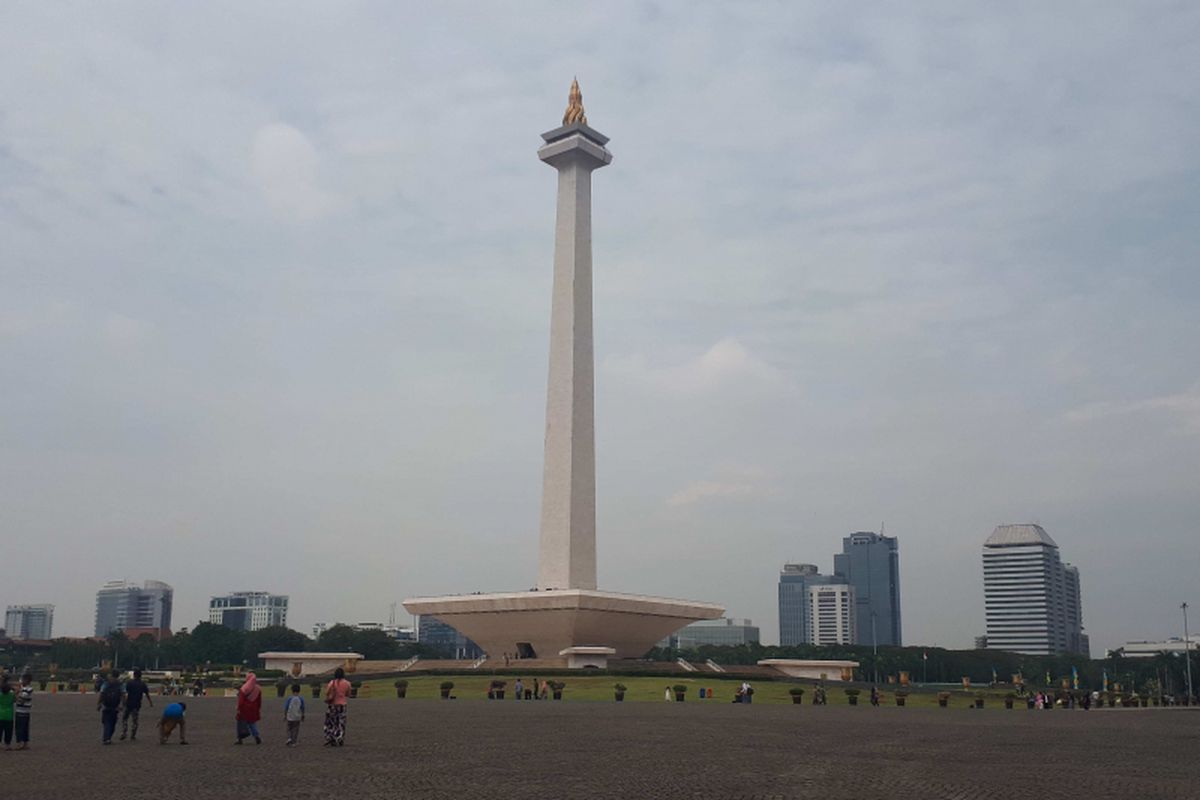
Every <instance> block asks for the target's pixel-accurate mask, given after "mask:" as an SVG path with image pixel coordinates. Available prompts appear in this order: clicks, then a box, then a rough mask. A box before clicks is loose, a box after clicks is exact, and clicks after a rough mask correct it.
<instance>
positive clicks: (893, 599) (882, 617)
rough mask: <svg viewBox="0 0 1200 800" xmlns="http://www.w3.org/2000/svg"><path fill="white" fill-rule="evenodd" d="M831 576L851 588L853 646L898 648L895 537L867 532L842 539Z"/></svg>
mask: <svg viewBox="0 0 1200 800" xmlns="http://www.w3.org/2000/svg"><path fill="white" fill-rule="evenodd" d="M833 574H834V575H835V576H836V577H837V578H839V579H841V580H843V581H845V582H846V583H848V584H850V585H851V586H853V587H854V627H855V634H854V635H855V639H854V643H855V644H883V645H899V644H900V643H901V639H900V550H899V546H898V543H897V541H896V537H895V536H883V535H881V534H878V533H871V532H869V531H860V532H858V533H852V534H850V535H849V536H847V537H845V538H843V539H842V552H840V553H837V554H835V555H834V557H833Z"/></svg>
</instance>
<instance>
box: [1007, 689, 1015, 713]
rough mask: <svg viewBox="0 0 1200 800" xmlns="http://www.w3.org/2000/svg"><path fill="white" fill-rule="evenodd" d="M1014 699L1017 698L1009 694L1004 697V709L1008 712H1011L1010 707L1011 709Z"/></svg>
mask: <svg viewBox="0 0 1200 800" xmlns="http://www.w3.org/2000/svg"><path fill="white" fill-rule="evenodd" d="M1016 699H1017V696H1016V695H1015V694H1012V693H1009V694H1006V695H1004V707H1005V708H1007V709H1008V710H1009V711H1011V710H1012V707H1013V702H1014V701H1015V700H1016Z"/></svg>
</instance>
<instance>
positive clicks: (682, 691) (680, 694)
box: [671, 683, 687, 703]
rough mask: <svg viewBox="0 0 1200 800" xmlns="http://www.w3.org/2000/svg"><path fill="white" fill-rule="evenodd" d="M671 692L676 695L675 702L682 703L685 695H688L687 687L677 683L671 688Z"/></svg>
mask: <svg viewBox="0 0 1200 800" xmlns="http://www.w3.org/2000/svg"><path fill="white" fill-rule="evenodd" d="M671 691H672V692H674V693H675V702H676V703H682V702H683V698H684V695H686V694H687V686H685V685H684V684H682V683H677V684H675V685H674V686H672V687H671Z"/></svg>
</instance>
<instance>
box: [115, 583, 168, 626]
mask: <svg viewBox="0 0 1200 800" xmlns="http://www.w3.org/2000/svg"><path fill="white" fill-rule="evenodd" d="M174 597H175V590H174V589H172V588H171V587H170V586H168V585H167V584H165V583H163V582H162V581H146V583H145V584H144V585H142V586H138V585H137V584H136V583H129V582H126V581H109V582H108V583H106V584H104V586H103V587H101V589H100V591H99V592H97V593H96V635H97V636H107V635H108V634H110V633H112V632H113V631H123V630H128V629H131V628H136V629H139V630H157V631H169V630H170V629H171V604H172V601H173V600H174Z"/></svg>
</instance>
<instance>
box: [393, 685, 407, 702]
mask: <svg viewBox="0 0 1200 800" xmlns="http://www.w3.org/2000/svg"><path fill="white" fill-rule="evenodd" d="M392 686H395V687H396V697H398V698H400V699H401V700H403V699H404V698H405V697H407V696H408V681H396V682H395V683H393V684H392Z"/></svg>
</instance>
